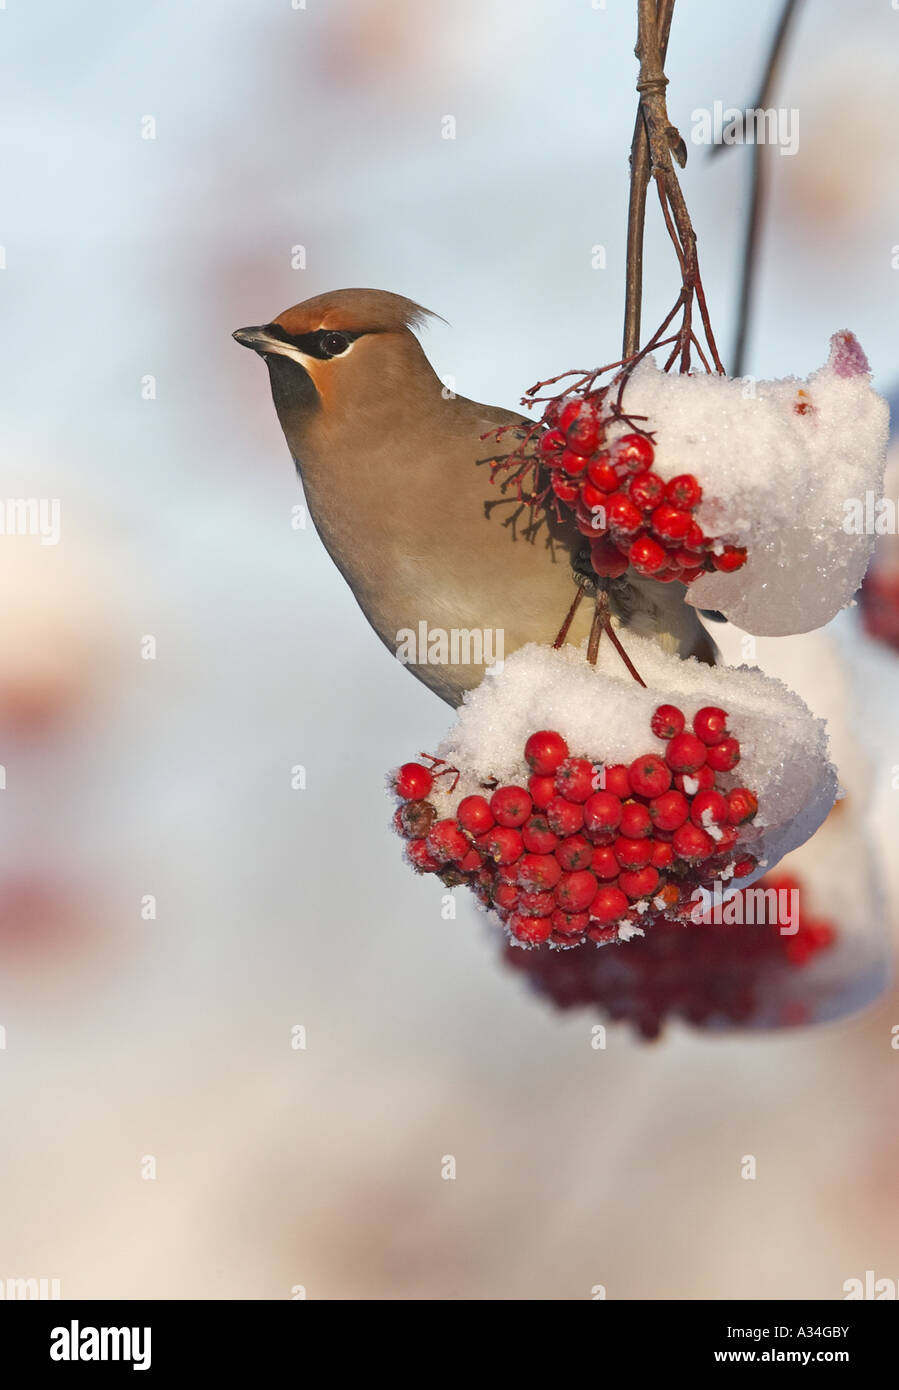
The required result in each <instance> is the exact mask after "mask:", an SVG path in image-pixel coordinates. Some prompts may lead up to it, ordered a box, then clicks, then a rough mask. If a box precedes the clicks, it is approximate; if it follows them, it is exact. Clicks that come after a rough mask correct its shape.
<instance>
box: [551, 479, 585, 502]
mask: <svg viewBox="0 0 899 1390" xmlns="http://www.w3.org/2000/svg"><path fill="white" fill-rule="evenodd" d="M552 488H553V492H554V493H555V494H556V496H557V497H558V499H559V501H560V502H567V503H568V505H569V506H571V505H572V504H573V503H574V502H576V501H577V499H578V497H579V495H580V489H579V488H578V485H577V483H573V482H572V481H571V479H570V478H563V477H562V476H561V475H560V474H559V473H554V474H553V480H552Z"/></svg>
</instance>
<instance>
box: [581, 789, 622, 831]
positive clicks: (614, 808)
mask: <svg viewBox="0 0 899 1390" xmlns="http://www.w3.org/2000/svg"><path fill="white" fill-rule="evenodd" d="M620 824H621V802H620V801H619V800H618V797H617V796H613V795H612V793H611V792H610V791H601V792H594V793H593V795H592V796H591V797H590V798H589V800H588V801H587V802H585V804H584V826H585V828H586V830H587V831H588V833H589V834H596V833H598V832H609V833H610V832H612V831H614V830H615V829H616V828H617V827H618V826H619V825H620Z"/></svg>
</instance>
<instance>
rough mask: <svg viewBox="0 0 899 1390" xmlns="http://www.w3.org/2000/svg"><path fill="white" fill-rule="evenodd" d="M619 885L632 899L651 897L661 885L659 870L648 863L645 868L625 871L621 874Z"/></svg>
mask: <svg viewBox="0 0 899 1390" xmlns="http://www.w3.org/2000/svg"><path fill="white" fill-rule="evenodd" d="M618 886H619V888H621V889H622V891H623V892H625V893H626V894H627V896H628V897H629V898H631V899H634V900H636V899H637V898H650V897H652V895H653V893H654V892H655V891H656V889H657V888H658V886H659V871H658V869H654V868H653V866H652V865H651V864H647V865H646V868H645V869H637V870H636V872H634V873H628V872H625V873H623V874H620V875H619V878H618Z"/></svg>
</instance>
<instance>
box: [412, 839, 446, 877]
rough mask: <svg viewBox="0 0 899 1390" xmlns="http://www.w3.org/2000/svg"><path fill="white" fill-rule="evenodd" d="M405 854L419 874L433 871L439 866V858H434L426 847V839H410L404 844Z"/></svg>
mask: <svg viewBox="0 0 899 1390" xmlns="http://www.w3.org/2000/svg"><path fill="white" fill-rule="evenodd" d="M406 855H407V857H408V859H409V862H410V863H411V865H412V867H413V868H414V869H417V870H418V872H419V873H420V874H428V873H433V872H434V870H435V869H439V868H440V860H439V859H435V858H434V856H433V854H432V853H431V851H430V850H429V849H428V842H427V840H410V841H409V843H408V844H407V846H406Z"/></svg>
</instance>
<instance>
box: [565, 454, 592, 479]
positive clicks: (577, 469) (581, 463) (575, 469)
mask: <svg viewBox="0 0 899 1390" xmlns="http://www.w3.org/2000/svg"><path fill="white" fill-rule="evenodd" d="M560 465H561V468H562V472H563V473H565V474H566V475H567V476H568V477H569V478H577V477H578V476H579V474H581V473H583V471H584V469H585V468H586V467H587V460H586V459H585V458H584V456H583V454H576V453H574V452H573V451H572V450H571V449H566V450H565V452H564V453H563V455H562V458H561V460H560Z"/></svg>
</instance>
